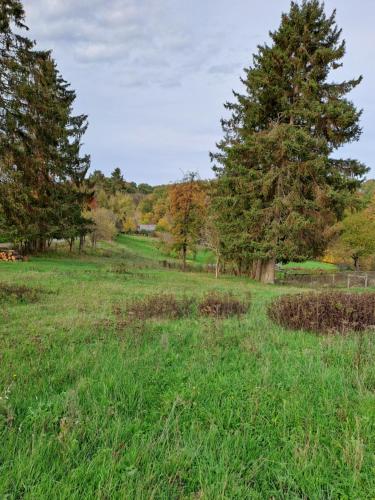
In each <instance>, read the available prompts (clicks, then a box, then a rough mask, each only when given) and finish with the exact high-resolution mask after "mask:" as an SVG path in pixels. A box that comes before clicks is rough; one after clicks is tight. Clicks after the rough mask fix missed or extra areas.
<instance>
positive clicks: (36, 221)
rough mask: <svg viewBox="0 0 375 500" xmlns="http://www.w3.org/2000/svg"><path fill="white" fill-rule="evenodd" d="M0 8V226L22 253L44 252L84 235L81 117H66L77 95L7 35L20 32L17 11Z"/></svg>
mask: <svg viewBox="0 0 375 500" xmlns="http://www.w3.org/2000/svg"><path fill="white" fill-rule="evenodd" d="M9 5H12V6H13V7H14V9H13V8H10V7H9ZM0 6H1V9H2V10H1V16H2V17H1V19H2V20H3V21H4V22H3V23H2V24H1V25H0V28H1V29H2V30H3V31H2V32H1V40H0V42H1V46H0V50H1V51H2V53H4V54H7V55H6V57H4V58H2V59H1V61H0V71H1V75H5V76H4V78H3V79H2V80H1V82H2V86H1V88H0V95H1V99H2V101H3V102H4V106H3V107H2V114H1V137H0V140H1V149H0V205H1V212H2V225H3V226H4V227H5V229H6V232H7V234H9V236H10V237H11V238H12V240H13V241H15V242H17V243H18V244H19V245H21V246H23V247H24V248H25V249H26V250H28V251H32V250H43V249H44V248H45V246H46V243H47V241H48V240H51V239H53V238H56V237H59V238H61V237H64V238H67V239H70V240H71V238H72V237H73V236H74V237H77V236H80V237H82V236H83V235H84V234H85V233H86V232H87V228H88V225H87V221H86V220H85V219H84V218H83V217H82V209H83V205H84V202H85V192H84V190H83V189H82V183H83V179H84V177H85V175H86V172H87V170H88V168H89V162H90V159H89V157H88V156H83V157H81V155H80V148H81V139H82V136H83V134H84V133H85V131H86V128H87V117H86V116H85V115H81V116H74V115H73V104H74V101H75V99H76V94H75V92H74V91H73V90H71V89H70V87H69V85H68V84H67V82H65V80H64V79H63V78H62V76H61V75H60V73H59V72H58V70H57V68H56V64H55V62H54V60H53V59H52V57H51V54H50V52H46V51H37V50H35V49H34V45H33V44H32V43H31V42H28V40H27V39H26V38H22V37H19V36H18V35H13V32H12V28H14V26H16V27H17V28H21V27H22V26H23V10H22V6H21V4H20V3H19V2H9V1H8V2H2V3H1V4H0ZM12 16H13V17H12ZM3 82H4V85H3Z"/></svg>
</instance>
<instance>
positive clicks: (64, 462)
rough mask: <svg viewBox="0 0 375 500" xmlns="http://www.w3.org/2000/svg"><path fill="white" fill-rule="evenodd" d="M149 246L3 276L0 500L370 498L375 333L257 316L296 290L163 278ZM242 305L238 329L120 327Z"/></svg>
mask: <svg viewBox="0 0 375 500" xmlns="http://www.w3.org/2000/svg"><path fill="white" fill-rule="evenodd" d="M153 245H154V243H153V242H151V240H146V241H145V239H142V238H135V237H123V238H120V240H119V242H118V243H115V244H112V245H105V246H104V247H102V248H100V249H98V250H96V251H88V254H87V255H83V256H81V257H78V256H75V257H70V256H69V255H68V254H64V253H60V254H50V255H48V256H45V257H43V258H35V259H32V260H31V261H30V262H27V263H23V264H1V263H0V282H1V283H2V284H4V283H6V284H8V285H28V286H30V287H35V288H37V289H39V293H40V296H39V300H38V301H36V302H30V303H27V301H26V302H22V301H20V300H17V299H16V298H9V299H8V298H7V297H6V296H5V298H4V297H3V298H2V302H1V303H0V307H1V309H0V442H1V446H0V498H33V499H34V498H35V499H41V498H43V499H44V498H69V499H82V498H103V499H104V498H129V499H130V498H131V499H132V498H142V499H143V498H145V499H146V498H147V499H148V498H158V499H159V498H160V499H170V498H171V499H173V498H186V499H193V498H207V499H216V498H239V499H242V498H259V499H264V498H283V499H284V498H371V497H372V496H373V492H374V491H375V474H374V470H375V458H374V457H375V369H374V360H375V339H374V334H373V333H369V334H368V335H364V336H363V338H362V339H360V338H358V337H356V336H354V335H353V336H347V337H346V338H343V337H339V336H329V337H319V336H315V335H312V334H307V333H303V332H291V331H285V330H283V329H282V328H279V327H278V326H275V325H274V324H272V323H271V322H270V321H269V320H268V318H267V315H266V307H267V304H268V303H269V302H270V301H271V300H272V298H273V297H276V296H278V295H280V294H281V293H286V292H288V291H291V292H296V291H297V290H295V289H292V290H291V289H287V288H278V287H272V286H262V285H258V284H254V283H252V282H251V281H249V280H248V279H246V278H235V277H225V278H221V279H219V280H215V278H214V277H213V276H211V275H207V274H203V273H202V274H198V273H186V274H184V273H181V272H177V271H168V270H164V269H162V268H160V267H158V265H157V261H158V259H159V254H158V249H157V247H154V246H153ZM212 290H216V291H223V292H224V291H232V292H233V293H234V294H236V295H238V296H241V297H249V295H250V294H251V296H252V308H251V311H250V312H249V313H248V314H247V316H246V317H244V318H243V319H237V318H234V319H230V320H224V321H217V320H211V319H202V318H199V317H196V316H193V317H191V318H189V319H184V320H175V321H152V322H147V323H137V324H134V325H131V326H126V325H124V324H122V323H121V321H120V322H119V321H118V315H119V312H118V311H119V310H120V311H121V308H122V307H123V306H124V304H125V302H126V301H127V300H129V299H137V298H142V297H144V296H146V295H148V294H155V293H157V294H161V293H162V292H168V293H176V294H177V295H179V296H181V295H184V294H185V295H189V296H196V297H201V296H203V294H204V293H206V292H207V291H212Z"/></svg>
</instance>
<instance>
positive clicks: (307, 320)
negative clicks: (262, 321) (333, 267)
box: [268, 292, 375, 333]
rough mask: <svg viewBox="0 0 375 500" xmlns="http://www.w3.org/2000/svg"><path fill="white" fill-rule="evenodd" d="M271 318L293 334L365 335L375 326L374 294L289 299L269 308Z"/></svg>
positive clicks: (284, 299) (318, 294) (289, 297)
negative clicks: (355, 333) (295, 331)
mask: <svg viewBox="0 0 375 500" xmlns="http://www.w3.org/2000/svg"><path fill="white" fill-rule="evenodd" d="M268 315H269V317H270V318H271V319H272V320H273V321H275V322H276V323H278V324H279V325H281V326H283V327H285V328H290V329H292V330H307V331H312V332H317V333H345V332H349V331H357V332H359V331H364V330H366V329H369V328H370V327H373V326H375V293H364V294H354V293H344V292H327V293H308V294H302V295H286V296H284V297H281V298H279V299H277V300H276V301H275V302H273V303H272V304H270V306H269V308H268Z"/></svg>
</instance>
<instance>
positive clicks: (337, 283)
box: [277, 271, 375, 288]
mask: <svg viewBox="0 0 375 500" xmlns="http://www.w3.org/2000/svg"><path fill="white" fill-rule="evenodd" d="M277 282H278V284H280V285H292V286H301V287H303V286H306V287H309V288H375V271H369V272H353V271H351V272H337V273H324V274H312V273H310V274H308V273H306V274H302V273H298V274H297V273H289V272H282V273H280V274H279V277H278V279H277Z"/></svg>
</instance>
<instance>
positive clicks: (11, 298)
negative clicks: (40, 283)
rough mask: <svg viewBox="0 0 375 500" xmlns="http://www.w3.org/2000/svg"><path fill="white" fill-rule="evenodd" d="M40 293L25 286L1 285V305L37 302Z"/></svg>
mask: <svg viewBox="0 0 375 500" xmlns="http://www.w3.org/2000/svg"><path fill="white" fill-rule="evenodd" d="M39 295H40V291H39V290H37V289H36V288H31V287H28V286H23V285H8V284H5V283H0V303H1V302H23V303H31V302H37V300H38V299H39Z"/></svg>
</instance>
